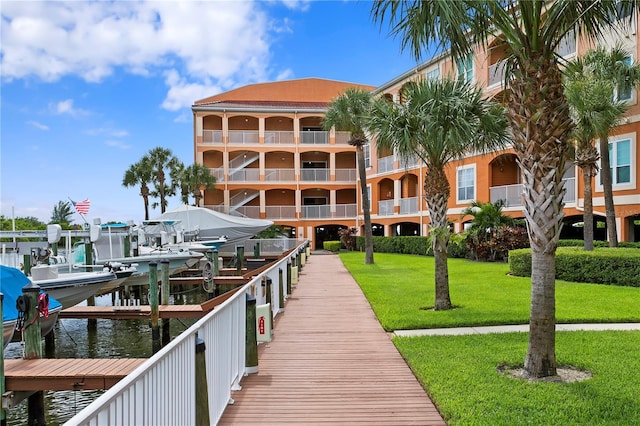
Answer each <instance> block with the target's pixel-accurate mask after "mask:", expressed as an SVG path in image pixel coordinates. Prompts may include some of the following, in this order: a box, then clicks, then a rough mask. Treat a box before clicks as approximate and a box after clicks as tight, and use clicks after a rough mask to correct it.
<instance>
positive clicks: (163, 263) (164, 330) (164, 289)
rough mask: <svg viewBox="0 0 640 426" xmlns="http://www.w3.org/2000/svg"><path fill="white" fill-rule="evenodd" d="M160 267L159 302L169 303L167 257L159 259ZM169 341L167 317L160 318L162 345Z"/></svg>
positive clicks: (169, 331)
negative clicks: (160, 286) (160, 289)
mask: <svg viewBox="0 0 640 426" xmlns="http://www.w3.org/2000/svg"><path fill="white" fill-rule="evenodd" d="M160 269H161V271H162V291H161V292H160V295H161V296H162V301H161V302H160V303H161V304H162V305H168V304H169V296H170V293H171V290H170V288H169V259H163V260H161V261H160ZM169 341H171V329H170V322H169V318H163V319H162V345H163V346H164V345H166V344H168V343H169Z"/></svg>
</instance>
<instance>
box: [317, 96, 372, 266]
mask: <svg viewBox="0 0 640 426" xmlns="http://www.w3.org/2000/svg"><path fill="white" fill-rule="evenodd" d="M370 107H371V94H370V93H369V92H367V91H365V90H362V89H356V88H348V89H346V90H345V91H344V93H343V94H342V95H340V96H338V97H337V98H336V99H334V100H333V101H331V103H330V104H329V108H328V109H327V113H326V114H325V116H324V121H323V125H324V128H325V129H326V130H330V129H331V128H332V127H335V128H336V130H341V131H348V132H351V139H349V145H351V146H355V147H356V153H357V156H358V175H359V177H360V193H361V195H362V213H363V214H364V244H365V258H364V263H365V264H372V263H373V232H372V230H371V208H370V203H369V191H368V190H367V171H366V168H365V160H364V148H363V147H364V145H366V144H367V137H366V135H365V122H366V119H367V117H368V114H369V109H370Z"/></svg>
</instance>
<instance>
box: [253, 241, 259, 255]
mask: <svg viewBox="0 0 640 426" xmlns="http://www.w3.org/2000/svg"><path fill="white" fill-rule="evenodd" d="M259 257H260V241H256V244H255V245H254V246H253V258H254V259H257V258H259Z"/></svg>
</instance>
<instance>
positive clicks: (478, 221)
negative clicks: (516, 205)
mask: <svg viewBox="0 0 640 426" xmlns="http://www.w3.org/2000/svg"><path fill="white" fill-rule="evenodd" d="M504 206H505V200H498V201H496V202H495V203H483V202H480V201H473V202H472V203H471V205H470V206H469V207H466V208H465V209H464V210H462V213H461V214H460V217H461V218H463V217H464V216H471V217H473V220H472V221H471V227H469V229H467V238H470V239H471V241H469V240H467V241H468V242H467V246H469V247H470V248H471V249H472V250H473V252H474V254H475V257H476V260H479V259H481V258H487V259H489V260H496V259H497V258H498V257H499V256H501V255H502V253H500V252H499V251H500V250H499V248H498V247H497V246H496V244H497V241H496V240H497V239H498V238H499V237H500V235H499V234H500V233H501V231H502V230H503V229H504V227H507V226H511V225H513V224H514V223H515V221H514V219H513V218H512V217H511V216H507V215H506V214H504V213H502V209H503V208H504ZM479 252H484V253H479Z"/></svg>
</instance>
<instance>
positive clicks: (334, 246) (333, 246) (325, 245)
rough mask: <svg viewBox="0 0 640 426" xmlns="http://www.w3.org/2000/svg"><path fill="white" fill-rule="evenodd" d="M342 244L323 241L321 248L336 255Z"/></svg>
mask: <svg viewBox="0 0 640 426" xmlns="http://www.w3.org/2000/svg"><path fill="white" fill-rule="evenodd" d="M340 247H342V243H341V242H340V241H323V242H322V248H323V249H325V250H329V251H332V252H334V253H337V252H339V251H340Z"/></svg>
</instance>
